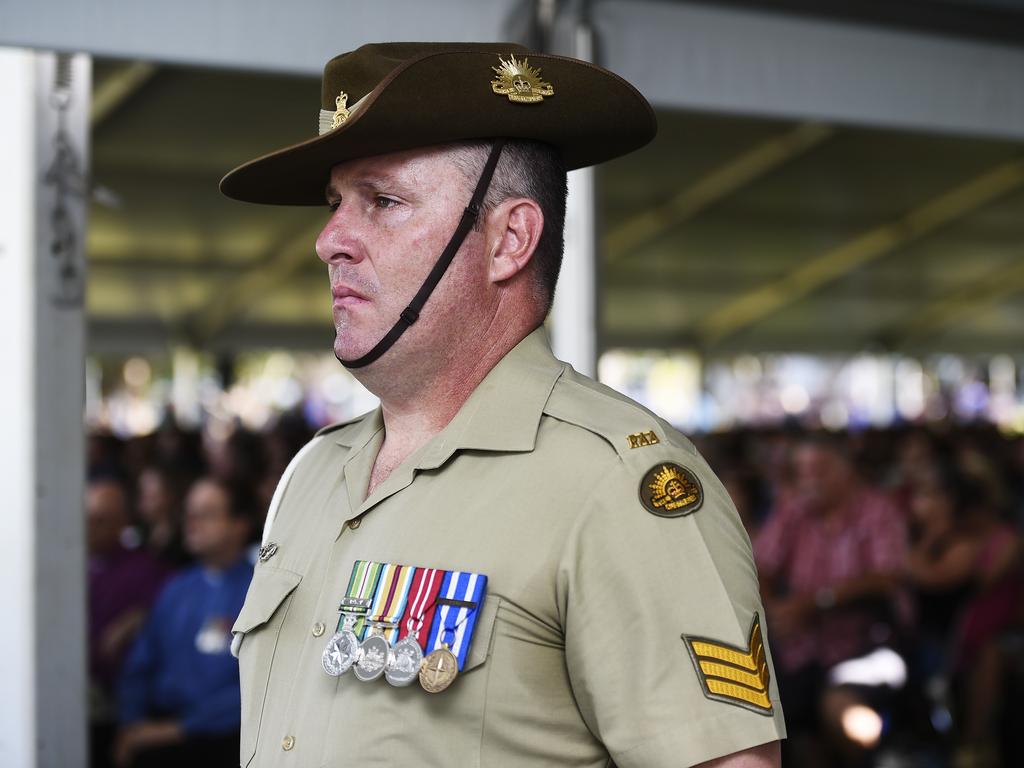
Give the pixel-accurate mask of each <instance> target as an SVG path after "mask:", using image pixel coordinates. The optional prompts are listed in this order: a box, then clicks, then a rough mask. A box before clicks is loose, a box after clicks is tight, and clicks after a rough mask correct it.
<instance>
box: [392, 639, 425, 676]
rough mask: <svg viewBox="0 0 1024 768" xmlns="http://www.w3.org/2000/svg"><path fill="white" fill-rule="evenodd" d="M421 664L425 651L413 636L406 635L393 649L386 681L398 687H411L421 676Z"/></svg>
mask: <svg viewBox="0 0 1024 768" xmlns="http://www.w3.org/2000/svg"><path fill="white" fill-rule="evenodd" d="M421 664H423V650H422V649H421V648H420V644H419V642H418V641H417V640H416V638H415V637H413V636H412V635H406V636H405V637H404V638H402V639H401V640H399V641H398V642H397V643H396V644H395V647H394V648H392V649H391V658H390V660H389V662H388V665H387V669H385V670H384V679H385V680H387V681H388V682H389V683H391V685H394V686H398V687H401V686H404V685H409V684H410V683H412V682H413V681H415V680H416V678H417V677H418V676H419V674H420V665H421Z"/></svg>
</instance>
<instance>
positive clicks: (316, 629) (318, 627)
mask: <svg viewBox="0 0 1024 768" xmlns="http://www.w3.org/2000/svg"><path fill="white" fill-rule="evenodd" d="M326 629H327V627H325V626H324V625H323V623H322V622H319V621H318V622H317V623H316V624H314V625H313V637H320V635H322V634H323V633H324V630H326Z"/></svg>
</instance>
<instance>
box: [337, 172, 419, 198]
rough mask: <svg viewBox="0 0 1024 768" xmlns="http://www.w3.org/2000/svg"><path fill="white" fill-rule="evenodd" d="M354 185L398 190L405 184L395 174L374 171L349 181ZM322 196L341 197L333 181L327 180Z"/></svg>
mask: <svg viewBox="0 0 1024 768" xmlns="http://www.w3.org/2000/svg"><path fill="white" fill-rule="evenodd" d="M350 183H351V185H352V186H354V187H361V188H363V189H372V190H379V189H385V188H387V187H391V188H396V189H399V190H403V189H405V185H404V184H402V182H401V181H400V180H399V179H398V177H396V176H392V175H391V174H389V173H374V174H367V175H365V176H360V177H359V178H357V179H355V180H354V181H351V182H350ZM324 197H325V198H326V199H327V200H328V201H331V200H337V199H338V198H339V197H341V192H339V191H338V189H337V188H336V187H335V186H334V184H333V182H328V184H327V186H326V187H325V188H324Z"/></svg>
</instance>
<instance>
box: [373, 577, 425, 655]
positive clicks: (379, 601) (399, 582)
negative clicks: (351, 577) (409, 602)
mask: <svg viewBox="0 0 1024 768" xmlns="http://www.w3.org/2000/svg"><path fill="white" fill-rule="evenodd" d="M415 575H416V569H415V568H414V567H412V566H409V565H396V564H394V563H388V564H387V565H385V566H384V568H383V569H382V570H381V574H380V579H379V580H378V582H377V592H376V594H375V595H374V597H373V605H372V606H370V611H369V613H368V614H367V617H366V622H367V624H368V625H369V626H370V628H371V632H373V631H376V630H378V629H380V630H383V631H382V632H380V634H382V635H383V636H384V639H385V640H387V641H388V645H393V644H394V642H395V640H397V639H398V619H399V617H400V616H401V615H402V612H403V611H404V610H405V602H406V599H407V598H408V596H409V587H410V585H411V584H412V579H413V576H415Z"/></svg>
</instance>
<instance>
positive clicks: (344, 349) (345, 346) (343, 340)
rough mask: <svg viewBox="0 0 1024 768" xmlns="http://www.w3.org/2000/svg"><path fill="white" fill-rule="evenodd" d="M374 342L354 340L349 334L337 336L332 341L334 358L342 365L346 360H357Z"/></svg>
mask: <svg viewBox="0 0 1024 768" xmlns="http://www.w3.org/2000/svg"><path fill="white" fill-rule="evenodd" d="M376 343H377V342H376V341H372V340H365V339H356V338H353V337H352V336H351V335H349V334H344V335H342V334H340V333H339V334H338V335H337V336H336V337H335V339H334V356H335V357H336V358H338V360H339V361H340V362H342V363H344V362H345V361H346V360H358V359H359V358H360V357H362V356H363V355H365V354H366V353H367V352H369V351H370V350H371V349H373V345H374V344H376Z"/></svg>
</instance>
